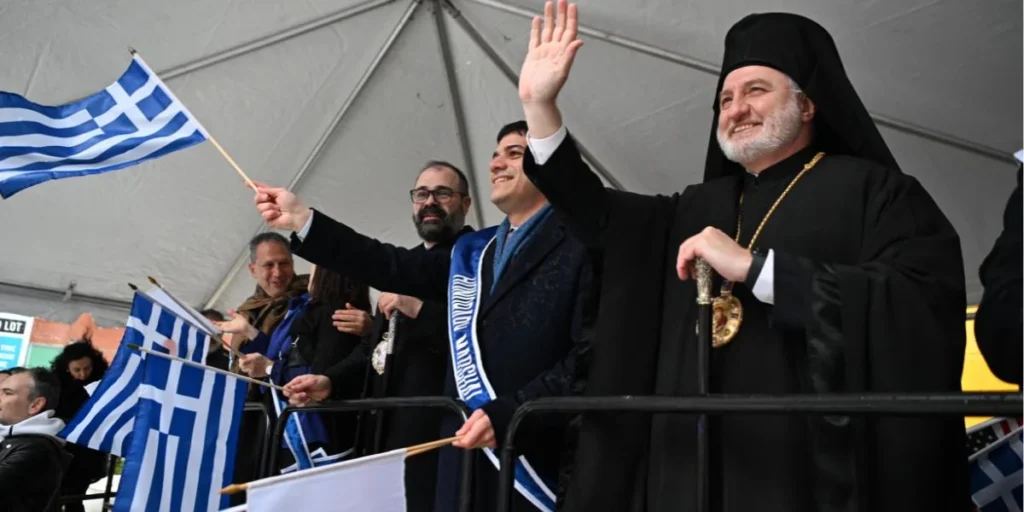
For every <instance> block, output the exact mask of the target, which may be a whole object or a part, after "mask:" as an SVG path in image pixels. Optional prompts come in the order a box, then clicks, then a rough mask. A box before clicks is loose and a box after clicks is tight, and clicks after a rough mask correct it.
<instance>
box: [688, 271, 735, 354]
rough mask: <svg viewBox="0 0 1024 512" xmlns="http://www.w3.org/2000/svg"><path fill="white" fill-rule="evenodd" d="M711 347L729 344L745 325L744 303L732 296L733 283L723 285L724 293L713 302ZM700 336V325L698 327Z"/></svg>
mask: <svg viewBox="0 0 1024 512" xmlns="http://www.w3.org/2000/svg"><path fill="white" fill-rule="evenodd" d="M711 311H712V313H711V329H712V333H711V346H712V347H714V348H718V347H721V346H723V345H726V344H728V343H729V342H730V341H732V339H733V338H735V337H736V334H737V333H739V332H740V326H741V325H742V324H743V303H742V302H740V299H739V297H736V296H735V295H733V294H732V283H730V282H725V283H723V284H722V291H721V293H720V294H719V296H718V297H715V298H714V300H712V301H711ZM697 331H698V334H700V332H699V331H700V324H698V325H697Z"/></svg>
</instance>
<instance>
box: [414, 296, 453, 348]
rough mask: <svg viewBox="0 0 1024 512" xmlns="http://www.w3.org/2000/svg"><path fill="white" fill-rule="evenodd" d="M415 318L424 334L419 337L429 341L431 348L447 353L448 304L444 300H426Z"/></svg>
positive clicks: (417, 326) (417, 327)
mask: <svg viewBox="0 0 1024 512" xmlns="http://www.w3.org/2000/svg"><path fill="white" fill-rule="evenodd" d="M415 320H416V322H415V325H416V329H418V330H420V331H421V334H422V336H418V337H419V338H420V339H421V340H423V341H425V342H427V343H429V344H430V345H431V346H430V347H429V348H432V349H435V350H439V351H441V352H442V353H447V352H448V350H449V348H448V330H447V329H448V306H447V305H446V304H445V303H444V302H438V301H433V300H425V301H423V306H422V307H421V308H420V314H419V315H418V316H417V317H416V319H415Z"/></svg>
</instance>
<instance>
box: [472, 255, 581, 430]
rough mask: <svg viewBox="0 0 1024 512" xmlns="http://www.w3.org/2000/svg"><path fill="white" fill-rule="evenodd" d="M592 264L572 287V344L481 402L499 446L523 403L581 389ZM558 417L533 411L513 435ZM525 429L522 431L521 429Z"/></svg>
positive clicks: (552, 421)
mask: <svg viewBox="0 0 1024 512" xmlns="http://www.w3.org/2000/svg"><path fill="white" fill-rule="evenodd" d="M593 278H594V267H593V265H592V263H590V262H588V263H587V264H585V265H583V266H582V267H581V270H580V275H579V279H578V281H577V282H578V285H577V288H576V302H575V305H574V308H573V309H574V311H573V319H572V331H571V333H570V337H571V341H572V347H571V348H570V349H569V352H568V353H567V354H566V356H565V358H563V359H562V360H560V361H558V362H557V363H556V364H555V366H553V367H552V368H550V369H548V370H547V371H545V372H544V373H542V374H540V375H538V376H537V377H536V378H534V379H533V380H532V381H530V382H529V383H528V384H527V385H526V386H524V387H523V388H522V389H520V390H518V391H516V392H515V394H513V395H507V396H499V397H497V398H495V399H494V400H492V401H491V402H489V403H488V404H486V405H484V406H483V410H484V412H485V413H487V417H488V418H489V419H490V420H491V426H492V428H493V429H494V437H495V439H496V440H497V442H498V446H499V447H500V446H501V445H502V444H503V443H504V441H505V435H506V434H507V433H508V424H509V422H510V421H511V420H512V415H513V414H514V413H515V411H516V409H517V408H518V407H519V406H520V405H522V404H523V403H525V402H527V401H529V400H533V399H536V398H544V397H557V396H571V395H577V394H580V393H582V389H583V385H584V383H585V373H586V372H585V369H586V368H587V366H588V365H587V363H586V361H587V359H588V358H589V356H590V349H591V343H592V341H593V340H592V334H591V331H590V329H588V328H587V326H588V325H590V324H591V320H592V316H593V311H594V309H593V308H595V307H596V303H597V300H596V294H595V289H594V288H593V286H594V284H593V283H594V281H593ZM559 421H560V419H559V418H557V417H555V416H552V415H534V416H532V417H530V418H529V419H527V420H526V421H524V422H523V425H522V429H520V431H519V432H520V433H519V434H518V435H517V437H518V438H519V439H523V440H528V439H531V438H534V437H536V436H538V435H543V434H540V433H536V432H537V431H538V430H542V429H546V428H548V427H549V426H551V425H553V424H556V423H558V422H559ZM523 432H525V433H523Z"/></svg>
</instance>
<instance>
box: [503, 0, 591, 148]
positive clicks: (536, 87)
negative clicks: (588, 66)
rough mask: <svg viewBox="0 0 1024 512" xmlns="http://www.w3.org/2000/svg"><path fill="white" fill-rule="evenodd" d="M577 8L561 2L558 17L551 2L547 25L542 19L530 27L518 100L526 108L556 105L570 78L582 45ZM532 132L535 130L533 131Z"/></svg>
mask: <svg viewBox="0 0 1024 512" xmlns="http://www.w3.org/2000/svg"><path fill="white" fill-rule="evenodd" d="M576 29H577V22H576V4H568V5H566V1H565V0H558V15H557V17H555V16H554V8H553V6H552V4H551V2H546V3H545V4H544V25H543V27H541V19H540V17H535V18H534V19H533V25H532V26H531V27H530V49H529V52H528V53H527V54H526V60H524V61H523V69H522V71H521V72H520V73H519V99H520V100H522V102H523V104H524V105H526V104H553V103H554V102H555V98H556V97H557V96H558V92H559V91H560V90H562V86H563V85H565V80H566V79H567V78H569V68H571V67H572V62H573V59H574V58H575V57H576V50H579V48H580V46H583V41H580V40H579V39H577V38H576ZM531 128H532V127H531Z"/></svg>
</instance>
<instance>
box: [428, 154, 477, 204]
mask: <svg viewBox="0 0 1024 512" xmlns="http://www.w3.org/2000/svg"><path fill="white" fill-rule="evenodd" d="M438 168H444V169H448V170H450V171H452V172H454V173H455V176H456V177H458V178H459V189H458V190H456V192H458V193H460V194H462V195H464V196H466V197H469V180H467V179H466V173H464V172H462V169H459V168H458V167H455V165H453V164H452V163H451V162H447V161H445V160H430V161H429V162H427V163H426V164H424V165H423V168H422V169H420V172H418V173H416V178H417V179H419V177H420V175H421V174H423V171H426V170H427V169H438Z"/></svg>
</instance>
